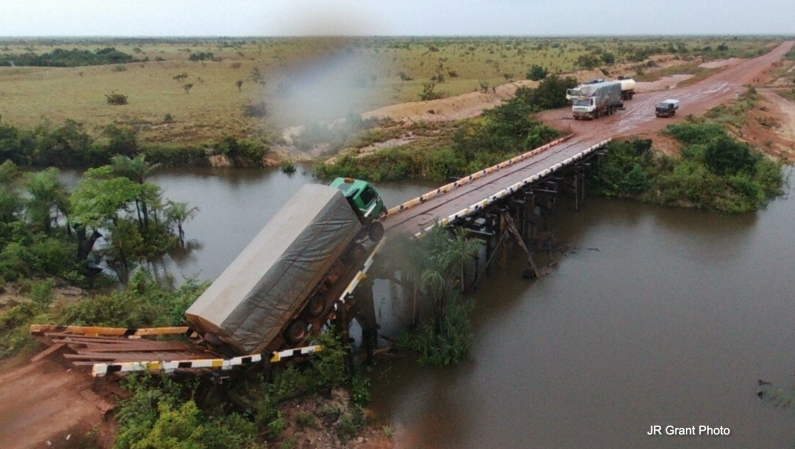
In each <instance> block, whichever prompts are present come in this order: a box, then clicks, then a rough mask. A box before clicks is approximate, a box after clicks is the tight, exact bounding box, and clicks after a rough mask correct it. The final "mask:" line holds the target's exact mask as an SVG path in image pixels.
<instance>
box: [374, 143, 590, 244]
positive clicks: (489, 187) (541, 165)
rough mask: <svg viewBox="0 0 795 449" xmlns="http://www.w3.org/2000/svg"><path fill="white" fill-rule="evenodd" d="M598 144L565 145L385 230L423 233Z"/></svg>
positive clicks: (393, 220) (397, 219)
mask: <svg viewBox="0 0 795 449" xmlns="http://www.w3.org/2000/svg"><path fill="white" fill-rule="evenodd" d="M594 143H595V142H593V141H591V140H585V139H583V138H574V139H571V140H569V141H567V142H564V143H561V144H559V145H557V146H555V147H552V148H550V149H549V150H547V151H545V152H543V153H540V154H537V155H535V156H533V157H530V158H528V159H526V160H524V161H521V162H518V163H516V164H515V165H513V166H511V167H506V168H504V169H502V170H500V171H497V172H494V173H491V174H489V175H487V176H484V177H482V178H479V179H476V180H473V181H472V182H470V183H468V184H466V185H463V186H461V187H459V188H457V189H455V190H453V191H450V192H448V193H446V194H444V195H440V196H436V197H434V198H432V199H429V200H427V201H425V202H424V203H423V204H420V205H417V206H415V207H413V208H411V209H407V210H404V211H401V212H400V213H397V214H395V215H390V216H388V217H387V218H386V220H385V223H384V228H385V229H386V231H387V233H388V234H389V235H392V236H395V235H399V234H403V233H409V234H415V233H417V232H421V231H422V230H424V229H425V228H426V227H428V226H430V225H432V224H433V222H434V220H435V219H436V218H440V219H443V218H447V217H449V216H450V215H452V214H455V213H456V212H458V211H460V210H462V209H465V208H467V207H469V206H472V205H473V204H475V203H477V202H479V201H482V200H484V199H486V198H489V197H490V196H492V195H494V194H495V193H497V192H499V191H501V190H503V189H506V188H508V187H510V186H512V185H514V184H516V183H518V182H521V181H522V180H524V179H527V178H529V177H531V176H534V175H537V174H540V173H542V172H544V171H545V170H548V169H550V168H551V167H553V166H555V165H556V164H560V163H563V162H564V161H566V160H567V159H569V158H571V157H574V156H576V155H577V154H579V153H581V152H583V151H585V150H586V149H587V148H589V147H590V146H592V145H593V144H594Z"/></svg>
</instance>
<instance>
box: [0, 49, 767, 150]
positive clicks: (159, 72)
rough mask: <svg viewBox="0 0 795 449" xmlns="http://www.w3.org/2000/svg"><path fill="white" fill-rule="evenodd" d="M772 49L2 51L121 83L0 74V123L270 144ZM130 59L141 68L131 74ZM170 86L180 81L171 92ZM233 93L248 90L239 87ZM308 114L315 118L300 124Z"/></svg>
mask: <svg viewBox="0 0 795 449" xmlns="http://www.w3.org/2000/svg"><path fill="white" fill-rule="evenodd" d="M777 41H780V38H775V37H758V36H755V37H738V38H734V37H698V38H694V37H643V38H641V37H632V38H582V37H571V38H520V37H504V38H473V37H453V38H449V37H448V38H443V37H422V38H420V37H399V38H386V37H358V38H346V39H326V38H323V39H321V38H309V37H307V38H291V39H283V38H279V39H273V38H257V39H251V38H246V39H243V38H239V39H237V38H164V39H143V38H140V39H136V38H122V39H23V40H18V39H4V40H2V41H0V54H2V56H0V64H2V65H10V63H11V62H12V61H13V63H14V64H15V65H17V66H20V65H29V64H34V65H55V66H60V67H74V66H80V65H93V64H120V63H126V64H125V65H123V66H122V65H116V66H115V67H125V68H126V69H127V72H117V71H116V70H114V69H112V68H111V69H105V68H100V67H92V68H87V69H83V70H80V71H72V70H53V71H50V72H48V73H47V76H43V77H41V76H39V75H36V76H33V75H31V73H32V72H30V71H19V70H8V71H3V72H2V73H0V91H4V92H8V91H10V90H9V89H11V88H12V89H13V91H14V92H15V93H16V95H14V96H8V95H6V96H5V97H3V101H2V103H1V104H0V114H2V119H3V122H4V123H13V124H14V125H16V126H19V127H25V128H34V127H36V126H39V125H40V124H41V122H42V118H45V119H48V120H50V121H51V122H54V123H62V122H64V121H65V120H66V119H73V120H75V121H78V122H81V123H84V124H85V126H86V130H88V131H89V132H90V133H91V134H92V136H93V137H95V138H96V137H99V133H100V132H101V130H102V128H103V127H104V126H105V125H107V124H108V123H109V122H110V121H113V120H115V121H117V122H118V123H127V124H132V123H135V124H138V125H140V126H139V128H140V133H139V137H140V139H141V140H142V141H148V142H179V143H183V144H184V143H189V144H206V143H208V142H215V141H218V140H220V139H222V138H223V137H226V136H228V135H232V136H235V137H236V138H238V139H246V138H249V136H252V135H257V134H260V133H261V132H263V131H265V132H269V133H272V134H276V133H277V130H279V129H281V128H283V127H285V126H293V125H299V124H303V125H308V124H310V123H308V122H310V121H319V120H334V119H337V118H340V117H342V116H344V115H345V114H346V113H347V112H348V111H351V110H352V111H355V112H364V111H368V110H373V109H376V108H378V107H381V106H386V105H389V104H395V103H403V102H408V101H417V100H419V99H420V98H424V99H432V98H437V97H438V96H439V95H446V96H455V95H460V94H463V93H467V92H473V91H475V90H481V91H482V90H484V86H485V90H487V91H488V92H493V90H492V89H493V88H494V87H496V86H499V85H500V84H504V83H506V82H508V81H509V80H514V81H516V80H520V79H522V78H525V77H526V78H528V79H532V80H541V79H543V76H542V75H544V74H547V75H553V74H555V75H559V76H565V75H564V74H566V73H572V72H573V71H574V70H575V69H579V68H582V67H584V66H587V67H593V68H594V70H597V71H606V72H608V73H610V74H611V75H610V76H614V75H618V74H622V75H623V74H633V73H636V72H637V71H638V70H643V71H645V72H646V73H649V72H651V71H654V70H656V69H657V67H656V65H657V62H655V61H656V60H659V59H660V58H663V59H675V60H679V61H681V62H685V63H689V64H692V65H698V64H697V63H700V62H701V58H704V59H715V58H727V57H735V56H737V57H749V56H756V55H758V54H761V53H764V52H767V51H769V50H770V49H771V48H772V47H771V46H770V45H769V44H771V43H775V42H777ZM67 48H68V49H69V50H66V49H67ZM114 49H115V50H114ZM130 55H132V56H130ZM133 57H134V58H135V59H137V60H140V61H139V63H138V64H130V63H131V62H135V59H131V58H133ZM147 59H148V60H149V62H147V63H146V64H143V61H146V60H147ZM342 60H345V61H352V64H353V65H352V66H351V67H353V69H352V70H349V71H348V72H346V74H345V76H342V77H341V78H339V77H335V76H334V75H331V74H330V75H328V76H325V77H324V73H325V72H324V71H323V70H316V69H312V73H315V74H314V75H312V76H309V74H308V72H307V71H306V70H305V68H306V67H307V65H306V63H307V61H311V62H316V63H317V64H315V65H312V67H316V68H317V69H320V68H324V67H326V66H324V65H323V63H328V64H327V65H328V66H333V65H334V63H335V62H338V61H342ZM213 61H222V63H214V62H213ZM578 61H579V62H578ZM36 73H39V72H36ZM176 74H185V77H184V78H182V77H181V78H180V79H179V82H178V83H175V82H174V81H173V78H172V77H174V76H175V75H176ZM584 76H586V75H584ZM587 76H589V77H591V78H592V77H593V76H594V74H588V75H587ZM121 79H123V80H124V83H123V84H120V80H121ZM238 81H244V83H245V84H242V85H240V86H238V85H237V84H236V83H237V82H238ZM318 83H319V85H318ZM324 83H325V84H324ZM188 84H190V85H192V86H193V87H192V89H189V90H188V91H189V92H190V95H174V94H175V93H184V92H185V87H184V86H186V85H188ZM6 86H9V88H8V89H7V88H6ZM313 86H314V87H313ZM243 88H245V89H243ZM313 89H314V90H313ZM330 90H334V91H338V92H340V95H339V96H340V98H342V99H344V103H345V104H344V105H337V104H336V103H338V102H324V101H322V99H317V103H311V105H310V106H304V107H300V108H296V107H294V106H295V105H296V97H300V96H301V95H302V94H306V93H307V92H312V91H323V92H329V91H330ZM114 91H116V92H120V93H123V94H124V95H127V96H128V98H129V106H124V107H115V108H113V109H112V110H105V111H103V114H96V108H97V105H98V103H99V102H101V103H102V104H105V101H106V98H105V96H104V95H106V94H108V93H110V92H114ZM54 92H58V95H53V93H54ZM308 96H309V97H312V96H311V95H308ZM65 98H68V103H67V102H66V101H65ZM310 99H311V98H310ZM262 102H265V103H266V104H267V105H268V108H267V110H266V109H265V108H264V107H262V106H263V103H262ZM315 104H317V105H320V106H322V107H313V106H312V105H315ZM330 104H331V105H333V106H334V107H333V108H330V107H328V106H329V105H330ZM337 106H339V107H337ZM326 109H328V110H326ZM307 110H310V111H311V112H313V113H316V114H315V115H318V116H319V117H313V118H312V119H306V117H305V113H306V111H307ZM175 112H179V115H180V117H179V119H178V120H175V121H174V122H173V123H171V124H169V126H159V125H160V122H159V119H160V118H161V117H163V116H164V115H165V114H167V113H171V114H175ZM266 112H267V114H266Z"/></svg>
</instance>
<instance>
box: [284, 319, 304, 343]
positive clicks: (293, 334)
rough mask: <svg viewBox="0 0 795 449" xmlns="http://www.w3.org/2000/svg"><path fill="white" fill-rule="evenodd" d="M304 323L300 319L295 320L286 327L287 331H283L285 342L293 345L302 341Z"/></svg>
mask: <svg viewBox="0 0 795 449" xmlns="http://www.w3.org/2000/svg"><path fill="white" fill-rule="evenodd" d="M306 332H307V329H306V323H305V322H303V321H301V320H295V321H293V322H292V324H290V326H288V327H287V331H285V333H284V334H285V339H286V340H287V343H289V344H291V345H295V344H298V343H301V342H302V341H304V338H306Z"/></svg>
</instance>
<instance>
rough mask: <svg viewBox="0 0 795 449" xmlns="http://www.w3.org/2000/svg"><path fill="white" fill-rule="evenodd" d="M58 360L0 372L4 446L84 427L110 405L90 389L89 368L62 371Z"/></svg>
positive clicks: (22, 448)
mask: <svg viewBox="0 0 795 449" xmlns="http://www.w3.org/2000/svg"><path fill="white" fill-rule="evenodd" d="M59 362H60V361H59V360H57V359H55V360H44V361H41V362H38V363H34V364H29V365H27V366H24V367H22V368H18V369H15V370H12V371H9V372H7V373H4V374H2V375H0V442H2V443H1V444H0V446H2V447H3V449H27V448H34V447H45V445H46V441H54V440H56V439H63V438H65V437H66V435H67V434H69V433H70V432H74V433H75V434H77V433H80V432H83V433H85V432H86V430H90V429H91V428H92V427H93V426H94V425H95V424H96V425H100V424H101V423H102V422H103V417H104V415H105V412H107V411H108V410H110V409H111V408H113V404H110V403H109V402H107V401H106V400H105V399H103V398H102V397H100V396H99V395H97V394H96V393H94V392H93V391H92V390H91V385H92V379H91V378H90V377H89V376H88V374H86V373H85V372H73V371H67V369H68V368H65V367H64V366H63V365H62V364H61V363H59ZM72 437H75V438H77V437H78V435H72Z"/></svg>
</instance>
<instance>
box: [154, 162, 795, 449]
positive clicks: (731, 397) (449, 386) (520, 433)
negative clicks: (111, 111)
mask: <svg viewBox="0 0 795 449" xmlns="http://www.w3.org/2000/svg"><path fill="white" fill-rule="evenodd" d="M299 171H300V170H299ZM153 181H155V182H157V183H158V184H159V185H161V186H162V187H163V189H164V191H165V197H167V198H171V199H174V200H178V201H189V202H190V203H191V205H195V206H198V207H199V208H200V210H201V211H200V213H199V214H198V215H197V217H196V218H195V219H194V220H193V221H191V222H189V223H188V224H187V225H186V227H185V229H186V232H187V236H188V239H191V240H193V241H194V244H195V246H196V247H197V249H195V250H193V251H192V252H191V253H190V254H183V255H182V256H178V257H174V258H171V259H170V260H169V261H167V263H165V264H164V265H161V266H160V267H159V268H160V270H161V274H162V271H167V272H169V273H170V274H172V275H174V276H175V277H176V278H177V280H178V281H179V279H180V278H181V277H182V276H189V275H198V277H199V278H200V279H214V278H215V277H217V276H218V275H219V274H220V273H221V271H223V269H224V268H225V267H226V266H227V265H228V264H229V262H231V261H232V259H233V258H234V257H235V256H236V255H237V254H238V253H239V252H240V251H241V250H242V249H243V247H245V245H246V244H247V243H248V242H249V240H250V239H251V238H252V237H253V236H254V235H255V234H256V233H257V232H258V231H259V230H260V229H261V227H262V226H263V225H264V224H265V223H267V221H268V220H269V219H270V218H271V217H272V216H273V215H275V213H276V212H277V211H278V209H279V208H280V207H281V206H282V205H283V204H284V203H286V202H287V200H288V199H289V198H290V197H291V196H292V194H293V193H294V192H295V190H296V189H297V188H298V187H300V186H301V185H302V184H305V183H308V182H314V181H313V179H312V178H311V177H310V176H308V175H302V174H301V173H299V174H296V175H293V176H288V175H284V174H282V173H279V172H278V171H267V170H251V171H246V170H217V169H216V170H209V169H208V170H195V169H194V170H189V171H178V172H165V173H161V174H158V175H157V176H156V177H154V178H153ZM378 187H379V190H380V191H381V192H382V194H383V196H384V197H385V199H386V201H387V203H388V205H390V206H391V205H395V204H398V203H399V202H401V201H404V200H407V199H410V198H413V197H415V196H417V195H418V194H421V193H424V192H425V191H427V190H428V189H429V187H431V186H430V185H420V184H411V183H406V184H399V185H395V184H385V183H379V184H378ZM787 190H788V197H786V198H783V199H779V200H777V201H774V202H773V203H771V204H770V205H769V206H768V207H767V209H765V210H763V211H760V212H758V213H754V214H746V215H740V216H727V215H720V214H711V213H705V212H698V211H692V210H684V209H676V208H665V207H658V206H651V205H644V204H639V203H636V202H632V201H624V200H607V199H599V198H588V202H587V204H586V207H585V209H584V210H582V211H580V212H574V211H573V210H572V209H573V208H572V207H570V206H571V205H570V204H569V205H565V204H564V206H563V207H562V208H561V210H560V212H559V214H558V215H557V217H556V219H555V220H554V222H553V229H554V231H555V235H556V237H557V239H558V240H559V241H563V242H565V243H567V244H568V245H570V246H571V251H569V252H568V253H566V254H565V255H553V256H552V257H547V258H546V260H545V262H550V261H558V262H559V263H560V265H559V268H558V269H557V270H556V271H554V272H553V273H552V274H551V275H549V276H547V277H545V278H543V279H540V280H536V281H527V280H522V279H520V274H521V272H522V270H523V269H524V268H525V267H524V265H523V264H522V262H521V258H519V257H516V258H514V259H511V260H510V264H509V265H510V266H509V267H508V269H506V270H502V271H501V270H495V271H494V273H493V274H492V276H490V277H487V278H485V279H484V281H483V282H482V284H481V285H480V287H479V290H478V291H477V292H476V294H475V300H476V304H477V305H476V313H475V335H476V340H477V343H476V345H475V347H474V349H473V353H472V356H471V358H470V359H469V360H468V361H466V362H464V363H462V364H461V365H459V366H458V367H455V368H450V369H432V368H422V367H419V366H417V365H416V363H414V362H412V361H405V360H398V361H381V362H380V363H379V364H378V365H377V366H376V369H375V371H374V379H373V404H372V407H373V408H374V409H375V410H376V412H377V413H378V416H379V420H381V422H382V423H384V424H388V425H395V426H396V427H397V428H398V432H397V435H396V437H395V441H396V442H397V446H398V447H406V448H507V447H517V448H525V447H526V448H712V447H721V448H750V447H753V448H762V447H764V448H774V447H775V448H778V447H792V445H793V443H795V426H793V420H795V416H794V415H793V412H792V411H790V410H783V409H777V408H774V407H772V406H769V405H766V404H762V403H761V402H760V400H759V399H758V398H757V397H756V385H757V379H765V380H768V381H771V382H774V383H776V384H779V385H783V386H788V385H791V384H792V381H793V377H792V376H793V371H795V351H793V348H795V326H794V325H793V323H795V288H794V287H793V284H794V282H793V280H795V264H793V254H794V253H795V200H793V199H792V188H788V189H787ZM376 287H377V290H376V301H377V308H378V316H379V317H380V320H381V324H382V325H383V328H382V332H383V333H385V334H391V335H395V334H396V333H397V329H399V327H400V326H401V325H403V324H405V323H406V321H407V320H408V319H409V318H410V316H411V305H410V304H406V303H401V302H397V301H389V300H388V299H386V297H387V296H389V293H390V289H389V288H388V286H387V285H386V283H385V282H382V281H380V282H379V284H377V286H376ZM357 337H358V336H357ZM653 425H660V426H662V428H663V429H665V426H668V425H671V426H676V427H691V426H696V428H698V426H699V425H708V426H712V427H720V426H723V427H724V428H729V429H730V432H731V433H730V435H728V436H720V437H717V436H716V437H708V436H654V437H652V436H647V435H646V433H647V432H649V429H650V427H651V426H653Z"/></svg>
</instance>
